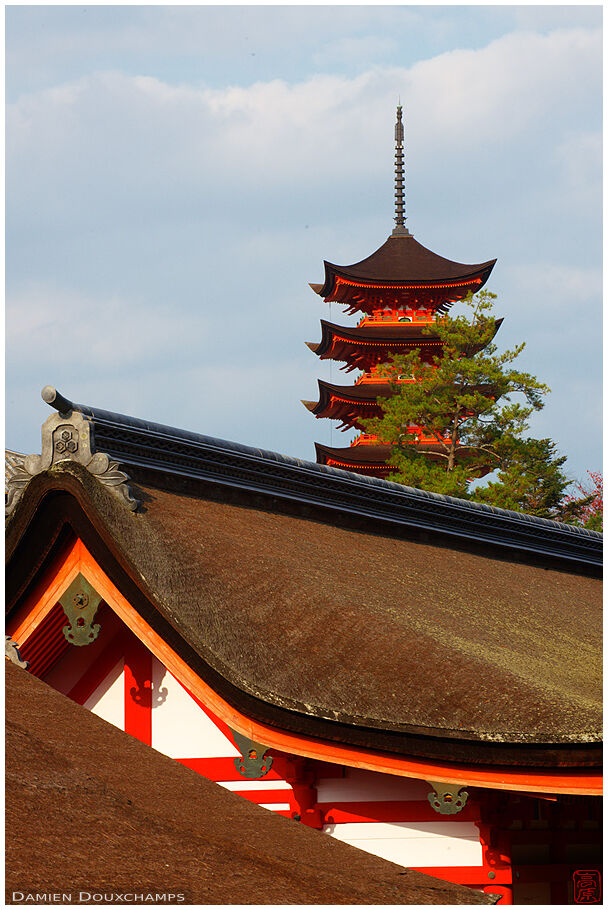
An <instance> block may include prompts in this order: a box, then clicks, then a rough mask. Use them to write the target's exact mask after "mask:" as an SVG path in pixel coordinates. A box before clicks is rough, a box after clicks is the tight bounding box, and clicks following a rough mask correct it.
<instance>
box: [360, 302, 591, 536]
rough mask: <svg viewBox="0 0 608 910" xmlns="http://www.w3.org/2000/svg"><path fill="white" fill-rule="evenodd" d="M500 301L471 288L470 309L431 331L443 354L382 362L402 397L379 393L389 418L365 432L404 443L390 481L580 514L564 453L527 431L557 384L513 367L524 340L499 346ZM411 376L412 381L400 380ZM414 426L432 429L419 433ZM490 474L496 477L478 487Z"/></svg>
mask: <svg viewBox="0 0 608 910" xmlns="http://www.w3.org/2000/svg"><path fill="white" fill-rule="evenodd" d="M495 299H496V295H495V294H492V293H490V292H489V291H481V292H480V293H479V294H477V295H476V296H475V297H473V296H471V295H469V297H468V298H467V299H466V300H465V311H464V312H463V313H461V314H459V315H456V316H451V315H445V316H440V317H439V318H438V319H437V321H436V322H434V323H433V324H432V325H430V326H429V327H428V328H426V329H425V332H426V334H433V335H438V336H439V337H440V339H441V341H442V343H443V347H442V354H441V355H440V356H435V357H433V358H432V359H431V362H424V361H423V360H421V356H420V351H419V350H415V351H412V352H411V353H409V354H406V355H403V356H395V357H393V359H392V360H391V361H390V362H389V363H387V364H384V365H383V367H382V368H381V369H382V373H383V374H384V375H386V377H387V378H388V380H389V382H390V383H391V388H392V390H393V393H394V394H393V395H392V397H390V398H384V399H379V403H380V405H381V407H382V412H383V416H382V417H381V418H375V419H371V420H368V421H366V422H365V430H366V432H367V433H375V434H377V436H378V438H379V441H381V442H383V443H390V444H391V445H393V446H395V451H394V453H393V456H392V457H391V459H390V462H389V463H390V464H391V465H392V466H393V467H394V469H395V470H394V473H393V474H392V475H391V476H390V479H391V480H395V481H397V482H399V483H404V484H407V485H408V486H413V487H418V488H420V489H424V490H432V491H434V492H437V493H445V494H448V495H451V496H458V497H461V498H465V499H474V500H476V501H478V502H485V503H488V504H489V505H494V506H498V507H500V508H506V509H513V510H515V511H519V512H527V513H528V514H531V515H538V516H542V517H545V518H562V519H563V520H572V519H573V518H575V514H574V513H576V507H573V506H572V505H571V504H570V506H569V504H568V503H567V502H566V499H567V497H566V489H567V487H568V486H569V484H570V480H569V479H568V477H567V475H566V473H565V471H564V468H563V466H564V463H565V461H566V458H565V456H560V455H559V453H558V452H557V447H556V445H555V443H554V442H553V441H552V440H550V439H532V438H529V437H527V436H526V435H525V434H526V431H527V430H528V419H529V417H530V416H531V415H532V413H533V412H534V411H538V410H540V409H541V408H542V407H543V403H544V397H545V395H546V394H547V393H548V392H549V389H548V387H547V386H546V385H545V384H544V383H542V382H539V380H538V379H536V377H534V376H532V375H530V374H529V373H525V372H522V371H521V370H519V369H517V367H516V366H515V365H514V362H515V360H516V359H517V357H518V356H519V355H520V354H521V352H522V350H523V349H524V344H520V345H517V346H516V347H515V348H513V349H512V350H507V351H504V352H503V353H499V351H498V348H497V346H496V345H495V344H494V341H493V338H494V335H495V334H496V330H497V322H496V318H495V316H494V315H493V309H494V300H495ZM406 377H407V378H408V379H410V380H412V381H411V382H397V381H396V380H398V379H400V378H406ZM415 427H421V428H424V434H423V435H416V433H415V432H414V429H413V428H415ZM412 439H417V440H418V443H419V444H418V445H417V446H416V447H415V448H414V446H412V445H410V444H408V441H410V442H411V441H412ZM427 440H430V441H431V442H432V445H431V446H429V445H428V442H427ZM486 474H491V476H492V478H493V479H492V480H491V481H490V482H488V483H486V484H485V485H484V486H480V485H478V484H474V485H472V484H473V481H474V480H476V479H478V478H479V477H482V476H484V475H486ZM568 506H569V507H570V510H571V511H572V512H573V514H571V515H570V514H569V512H568Z"/></svg>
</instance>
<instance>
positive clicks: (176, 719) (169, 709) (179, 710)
mask: <svg viewBox="0 0 608 910" xmlns="http://www.w3.org/2000/svg"><path fill="white" fill-rule="evenodd" d="M163 689H166V690H167V692H166V698H165V700H164V701H163V702H162V704H157V703H156V702H157V698H156V697H155V698H154V700H153V708H152V747H153V748H154V749H157V750H158V751H159V752H162V753H163V754H164V755H168V756H169V758H235V757H236V756H237V755H239V752H238V750H237V749H236V748H235V746H234V744H233V743H232V742H231V741H230V740H229V739H228V738H227V737H226V736H224V734H223V733H222V732H221V730H219V729H218V728H217V727H216V726H215V724H214V723H213V721H212V720H211V719H210V718H209V717H208V716H207V714H205V712H204V711H203V710H202V708H200V707H199V706H198V705H197V703H196V702H195V701H194V699H193V698H192V696H191V695H189V694H188V692H186V690H185V689H184V687H183V686H182V685H181V684H180V683H179V682H178V681H177V680H176V679H175V677H174V676H172V675H171V673H169V671H168V670H166V669H165V667H164V666H163V665H162V664H161V662H160V661H159V660H157V659H156V658H154V659H153V665H152V692H153V694H154V696H158V695H162V694H163V691H162V690H163Z"/></svg>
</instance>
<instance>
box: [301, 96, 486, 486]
mask: <svg viewBox="0 0 608 910" xmlns="http://www.w3.org/2000/svg"><path fill="white" fill-rule="evenodd" d="M403 138H404V131H403V122H402V109H401V105H399V107H398V108H397V123H396V125H395V228H394V230H393V232H392V234H391V236H390V237H389V238H388V240H386V242H385V243H384V244H383V245H382V246H381V247H380V248H379V249H378V250H376V252H375V253H372V255H371V256H368V257H367V258H366V259H363V260H361V262H356V263H354V264H353V265H345V266H338V265H334V264H333V263H331V262H325V281H324V283H323V284H322V285H320V284H311V285H310V286H311V288H312V289H313V291H315V293H317V294H318V295H319V296H320V297H322V298H323V299H324V300H325V302H326V303H332V302H337V303H340V304H343V305H344V306H345V308H346V310H345V311H346V313H347V314H351V315H352V314H354V313H359V314H362V315H361V317H360V319H359V322H358V323H357V325H356V326H340V325H334V324H332V323H330V322H327V321H325V320H322V322H321V328H322V336H321V341H320V342H319V343H318V344H313V343H307V344H308V347H309V348H310V349H311V351H313V353H315V354H316V355H317V356H318V357H319V358H320V359H321V360H335V361H339V362H341V363H343V364H344V366H343V367H342V369H343V370H345V371H346V372H351V371H352V370H355V369H357V370H361V371H362V372H361V375H360V376H359V377H358V378H357V380H356V381H355V384H354V385H344V386H343V385H336V384H334V383H329V382H326V381H324V380H321V379H320V380H319V398H318V401H304V402H303V404H304V405H305V406H306V407H307V408H308V409H309V411H311V412H312V413H313V414H314V415H315V417H327V418H330V419H332V420H339V421H341V423H340V429H342V430H343V431H345V430H350V429H358V430H359V431H361V432H360V433H359V435H358V436H356V437H355V439H354V440H353V442H352V443H351V445H350V446H347V447H342V448H333V447H328V446H325V445H321V443H315V446H316V453H317V461H318V462H319V463H320V464H326V465H330V466H334V467H339V468H343V469H345V470H348V471H356V472H358V473H362V474H368V475H370V476H376V477H386V476H387V475H388V474H390V473H391V470H392V468H391V467H390V466H389V465H387V464H386V462H387V459H388V458H389V457H390V454H391V450H392V447H391V446H388V445H381V444H379V443H378V440H377V438H376V437H375V436H373V435H370V434H367V433H365V432H364V430H365V426H364V424H365V421H366V420H367V419H369V418H370V417H380V416H381V415H382V411H381V408H380V406H379V405H378V398H379V397H382V398H387V397H390V395H391V394H392V391H391V385H390V383H389V382H388V381H387V379H386V377H385V376H382V375H381V374H379V373H378V367H379V366H380V365H382V364H385V363H386V362H387V361H388V360H389V359H390V358H391V356H393V355H396V354H406V353H409V352H410V351H411V350H413V349H417V350H419V351H420V356H421V358H422V359H424V360H428V361H431V358H433V357H436V356H438V355H440V354H441V347H442V343H441V340H440V338H439V337H438V336H437V335H433V334H431V333H430V332H429V328H430V327H432V324H433V323H434V321H435V320H436V318H437V314H438V313H439V314H440V313H445V312H447V310H448V309H449V307H450V306H451V305H452V304H453V303H454V302H456V301H458V300H462V299H463V298H465V297H466V296H467V294H469V293H475V292H477V291H479V290H481V288H482V287H483V286H484V285H485V283H486V281H487V280H488V277H489V275H490V273H491V271H492V269H493V267H494V264H495V262H496V260H495V259H493V260H490V261H488V262H483V263H479V264H477V265H465V264H463V263H460V262H452V261H451V260H449V259H444V258H443V257H442V256H438V255H436V254H435V253H433V252H431V251H430V250H428V249H426V248H425V247H423V246H422V245H421V244H420V243H418V241H417V240H415V239H414V237H413V235H412V234H411V233H410V232H409V230H408V229H407V228H406V226H405V221H406V218H405V186H404V181H405V174H404V165H403V155H404V153H403ZM501 321H502V320H500V321H498V322H497V325H496V328H497V329H498V327H499V325H500V322H501ZM398 381H402V382H408V381H411V380H409V379H407V378H403V379H402V380H398ZM409 432H410V433H411V437H412V443H411V444H412V445H420V446H422V445H424V448H425V451H432V450H433V448H436V449H437V450H439V449H440V444H439V443H438V442H437V440H435V438H434V437H432V436H429V434H428V433H425V431H424V429H423V428H420V427H414V426H412V427H410V428H409ZM431 457H432V456H431Z"/></svg>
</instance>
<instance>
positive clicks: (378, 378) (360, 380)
mask: <svg viewBox="0 0 608 910" xmlns="http://www.w3.org/2000/svg"><path fill="white" fill-rule="evenodd" d="M368 382H369V383H372V382H382V383H384V385H386V384H387V383H391V382H395V383H397V384H399V385H403V384H404V383H406V382H415V380H414V379H413V378H411V379H402V378H401V376H399V377H398V378H397V379H389V378H388V377H387V376H382V375H381V374H379V373H362V374H361V376H358V377H357V379H355V385H365V384H366V383H368Z"/></svg>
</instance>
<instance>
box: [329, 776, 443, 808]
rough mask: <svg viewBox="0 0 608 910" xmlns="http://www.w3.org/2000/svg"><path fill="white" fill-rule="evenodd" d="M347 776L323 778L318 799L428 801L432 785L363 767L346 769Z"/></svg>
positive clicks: (338, 800) (336, 800)
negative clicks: (366, 769) (365, 769)
mask: <svg viewBox="0 0 608 910" xmlns="http://www.w3.org/2000/svg"><path fill="white" fill-rule="evenodd" d="M345 770H346V774H345V776H344V777H326V778H319V780H318V781H317V799H318V801H319V802H320V803H330V802H345V801H347V800H356V801H358V802H372V801H374V800H422V801H423V802H426V801H427V794H428V793H430V792H431V788H430V786H429V785H428V784H427V783H425V782H424V781H422V780H412V779H409V778H406V777H396V776H395V775H393V774H378V773H377V772H376V771H364V770H361V769H360V768H346V769H345Z"/></svg>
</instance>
